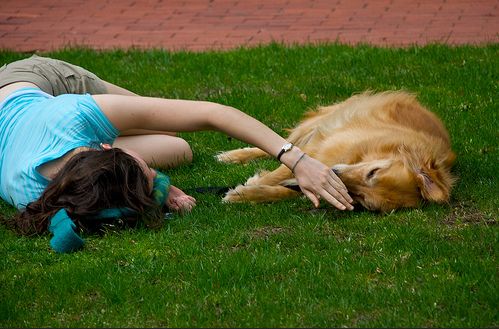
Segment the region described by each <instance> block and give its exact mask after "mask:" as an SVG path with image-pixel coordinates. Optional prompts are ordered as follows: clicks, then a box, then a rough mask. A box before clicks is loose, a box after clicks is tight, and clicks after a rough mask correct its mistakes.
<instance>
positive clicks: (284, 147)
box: [282, 143, 293, 152]
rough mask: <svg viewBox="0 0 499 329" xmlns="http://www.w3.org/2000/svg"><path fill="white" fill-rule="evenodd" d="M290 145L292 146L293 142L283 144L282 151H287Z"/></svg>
mask: <svg viewBox="0 0 499 329" xmlns="http://www.w3.org/2000/svg"><path fill="white" fill-rule="evenodd" d="M292 147H293V144H291V143H287V144H285V145H284V146H283V147H282V149H283V150H284V152H287V151H289V150H291V148H292Z"/></svg>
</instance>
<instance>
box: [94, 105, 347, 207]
mask: <svg viewBox="0 0 499 329" xmlns="http://www.w3.org/2000/svg"><path fill="white" fill-rule="evenodd" d="M93 97H94V99H95V101H96V102H97V104H98V105H99V107H100V108H101V109H102V111H103V112H104V114H105V115H106V116H107V117H108V118H109V120H110V121H111V122H112V123H113V124H114V125H115V127H116V128H118V129H119V130H120V131H123V130H130V129H148V130H160V131H178V132H182V131H201V130H216V131H220V132H223V133H225V134H227V135H229V136H231V137H234V138H237V139H239V140H241V141H244V142H246V143H248V144H251V145H254V146H257V147H259V148H261V149H262V150H264V151H266V152H267V153H269V154H271V155H273V156H277V154H278V153H279V151H280V150H281V147H282V146H283V145H284V144H286V143H287V141H286V140H285V139H284V138H283V137H281V136H280V135H278V134H277V133H275V132H274V131H273V130H272V129H270V128H269V127H267V126H266V125H264V124H263V123H261V122H260V121H258V120H256V119H255V118H253V117H251V116H249V115H247V114H245V113H243V112H241V111H239V110H237V109H235V108H233V107H230V106H225V105H221V104H217V103H212V102H205V101H190V100H175V99H163V98H154V97H140V96H121V95H94V96H93ZM302 154H303V152H302V151H301V150H300V149H298V147H293V148H292V149H291V150H290V151H289V152H286V153H284V154H283V155H282V157H281V159H280V161H281V162H282V163H283V164H284V165H286V166H287V167H288V168H290V169H291V168H293V167H295V168H294V174H295V176H296V179H297V181H298V184H299V185H300V187H301V189H302V191H303V193H304V194H305V195H306V196H307V197H308V198H309V199H310V200H311V201H312V202H313V203H314V205H315V206H316V207H317V206H318V205H319V197H322V198H323V199H324V200H326V201H327V202H329V203H330V204H332V205H333V206H335V207H336V208H338V209H342V210H343V209H353V207H352V206H351V204H350V203H351V202H352V199H351V198H350V196H349V195H348V191H347V189H346V187H345V185H344V184H343V182H341V180H340V179H339V178H338V177H337V176H336V175H335V174H334V173H333V172H332V171H331V170H330V168H328V167H327V166H326V165H324V164H323V163H321V162H319V161H317V160H315V159H313V158H310V157H308V156H305V157H302Z"/></svg>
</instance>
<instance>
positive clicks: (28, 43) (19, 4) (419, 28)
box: [0, 0, 499, 52]
mask: <svg viewBox="0 0 499 329" xmlns="http://www.w3.org/2000/svg"><path fill="white" fill-rule="evenodd" d="M498 14H499V0H371V1H369V0H236V1H230V0H0V48H1V49H10V50H16V51H23V52H32V51H48V50H54V49H58V48H61V47H65V46H77V45H78V46H87V47H91V48H95V49H112V48H129V47H137V48H150V47H155V48H165V49H169V50H191V51H200V50H206V49H216V50H219V49H230V48H234V47H238V46H254V45H258V44H262V43H263V44H265V43H269V42H271V41H277V42H283V43H286V44H293V43H298V44H304V43H317V42H330V41H338V42H342V43H347V44H357V43H369V44H373V45H379V46H393V45H394V46H406V45H411V44H419V45H424V44H428V43H447V44H456V45H458V44H481V43H490V42H494V43H497V42H498V41H499V17H498Z"/></svg>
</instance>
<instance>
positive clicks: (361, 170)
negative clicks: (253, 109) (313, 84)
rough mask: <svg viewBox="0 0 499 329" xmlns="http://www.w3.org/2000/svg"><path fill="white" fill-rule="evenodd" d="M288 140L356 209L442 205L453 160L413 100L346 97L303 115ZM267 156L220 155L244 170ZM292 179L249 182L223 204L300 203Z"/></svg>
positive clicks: (443, 134) (441, 134)
mask: <svg viewBox="0 0 499 329" xmlns="http://www.w3.org/2000/svg"><path fill="white" fill-rule="evenodd" d="M287 140H288V141H290V142H292V143H293V144H295V145H297V146H298V147H300V148H301V149H302V150H303V151H304V152H306V153H307V154H308V155H310V156H311V157H314V158H316V159H318V160H320V161H322V162H323V163H324V164H326V165H328V166H330V167H331V168H332V169H333V170H334V172H335V173H336V174H337V175H338V176H339V177H340V178H341V180H342V181H343V182H344V183H345V185H346V187H347V188H348V191H349V193H350V195H351V196H352V198H353V199H354V201H355V202H358V203H360V204H361V205H362V206H364V207H365V208H367V209H368V210H373V211H382V212H389V211H391V210H394V209H398V208H405V207H418V206H420V205H421V204H422V201H424V200H426V201H429V202H437V203H442V202H447V201H448V199H449V194H450V190H451V187H452V185H453V183H454V178H453V176H452V174H451V173H450V169H451V167H452V164H453V163H454V160H455V154H454V153H453V152H452V150H451V147H450V140H449V134H448V133H447V131H446V129H445V127H444V125H443V124H442V122H441V121H440V120H439V119H438V118H437V116H436V115H435V114H433V113H431V112H429V111H428V110H427V109H425V108H424V107H423V106H422V105H421V104H420V103H419V102H418V101H417V99H416V97H415V96H414V95H412V94H409V93H406V92H403V91H387V92H382V93H377V94H373V93H370V92H365V93H363V94H359V95H355V96H352V97H350V98H349V99H347V100H346V101H344V102H341V103H337V104H334V105H331V106H326V107H320V108H319V109H318V110H316V111H310V112H308V113H307V114H306V115H305V116H304V118H303V120H302V121H301V122H300V124H299V125H298V126H296V127H295V128H294V129H292V130H290V135H289V137H288V138H287ZM266 156H268V154H267V153H265V152H264V151H262V150H260V149H258V148H242V149H237V150H232V151H227V152H222V153H220V154H218V155H217V158H218V160H219V161H222V162H231V163H243V162H247V161H249V160H252V159H256V158H261V157H266ZM293 184H294V185H296V179H293V174H292V172H291V170H289V169H288V168H287V167H286V166H284V165H281V166H280V167H279V168H278V169H276V170H274V171H271V172H269V171H264V172H261V173H258V174H257V175H255V176H253V177H251V178H250V179H249V180H248V181H247V182H246V184H245V185H239V186H237V187H236V188H235V189H232V190H230V191H229V192H228V193H227V194H226V196H225V197H224V201H226V202H242V201H253V202H265V201H275V200H280V199H283V198H287V197H292V196H297V195H299V193H298V192H296V191H294V190H292V189H290V188H287V187H286V185H293Z"/></svg>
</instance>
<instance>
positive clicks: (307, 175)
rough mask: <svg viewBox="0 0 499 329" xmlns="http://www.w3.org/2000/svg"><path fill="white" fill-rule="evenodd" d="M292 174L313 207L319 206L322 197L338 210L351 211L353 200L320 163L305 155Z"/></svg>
mask: <svg viewBox="0 0 499 329" xmlns="http://www.w3.org/2000/svg"><path fill="white" fill-rule="evenodd" d="M294 174H295V177H296V180H297V181H298V184H299V185H300V188H301V190H302V192H303V194H305V195H306V196H307V197H308V198H309V199H310V200H311V201H312V203H313V204H314V206H315V207H318V206H319V199H320V198H321V197H322V198H323V199H324V200H326V201H327V202H329V203H330V204H332V205H333V206H335V207H336V208H338V209H340V210H345V209H348V210H352V209H353V206H352V205H351V203H352V202H353V200H352V198H351V197H350V195H348V190H347V188H346V187H345V184H343V182H342V181H341V179H340V178H339V177H338V176H336V174H335V173H334V172H333V171H332V170H331V169H330V168H328V167H327V166H326V165H324V164H323V163H322V162H320V161H318V160H316V159H313V158H311V157H309V156H307V155H305V156H304V157H303V158H301V159H300V160H299V162H298V163H296V166H295V168H294Z"/></svg>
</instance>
